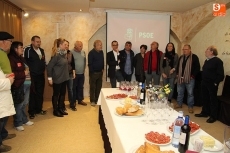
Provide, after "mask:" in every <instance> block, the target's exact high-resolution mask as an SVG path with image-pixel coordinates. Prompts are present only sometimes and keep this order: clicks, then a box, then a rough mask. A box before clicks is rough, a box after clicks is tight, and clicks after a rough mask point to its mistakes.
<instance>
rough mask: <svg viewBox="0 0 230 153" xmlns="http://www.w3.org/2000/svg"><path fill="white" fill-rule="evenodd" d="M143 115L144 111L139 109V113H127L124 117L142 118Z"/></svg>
mask: <svg viewBox="0 0 230 153" xmlns="http://www.w3.org/2000/svg"><path fill="white" fill-rule="evenodd" d="M142 114H143V111H142V109H139V110H138V111H136V112H130V113H125V114H124V115H126V116H140V115H142Z"/></svg>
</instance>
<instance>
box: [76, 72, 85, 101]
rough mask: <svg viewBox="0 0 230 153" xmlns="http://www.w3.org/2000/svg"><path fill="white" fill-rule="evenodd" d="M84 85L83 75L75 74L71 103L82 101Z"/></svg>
mask: <svg viewBox="0 0 230 153" xmlns="http://www.w3.org/2000/svg"><path fill="white" fill-rule="evenodd" d="M84 83H85V75H84V74H76V77H75V79H74V80H73V101H74V102H76V100H77V101H78V103H80V102H81V101H82V100H83V99H84Z"/></svg>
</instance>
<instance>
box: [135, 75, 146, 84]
mask: <svg viewBox="0 0 230 153" xmlns="http://www.w3.org/2000/svg"><path fill="white" fill-rule="evenodd" d="M135 78H136V81H137V82H142V83H145V75H144V74H143V75H136V74H135Z"/></svg>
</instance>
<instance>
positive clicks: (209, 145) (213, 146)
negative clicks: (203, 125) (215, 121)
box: [190, 135, 223, 151]
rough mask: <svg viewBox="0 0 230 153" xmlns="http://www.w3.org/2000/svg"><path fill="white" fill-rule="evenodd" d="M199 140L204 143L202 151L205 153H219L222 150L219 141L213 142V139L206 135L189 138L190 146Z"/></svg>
mask: <svg viewBox="0 0 230 153" xmlns="http://www.w3.org/2000/svg"><path fill="white" fill-rule="evenodd" d="M196 139H200V140H202V141H203V142H204V144H203V149H204V150H206V151H220V150H222V149H223V144H222V143H220V141H218V140H215V139H214V138H213V137H211V136H208V135H201V136H196V137H192V138H191V140H190V141H191V142H192V145H194V144H195V140H196Z"/></svg>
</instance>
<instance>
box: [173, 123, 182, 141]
mask: <svg viewBox="0 0 230 153" xmlns="http://www.w3.org/2000/svg"><path fill="white" fill-rule="evenodd" d="M180 130H181V127H180V126H174V129H173V137H174V138H177V139H179V138H180Z"/></svg>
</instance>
